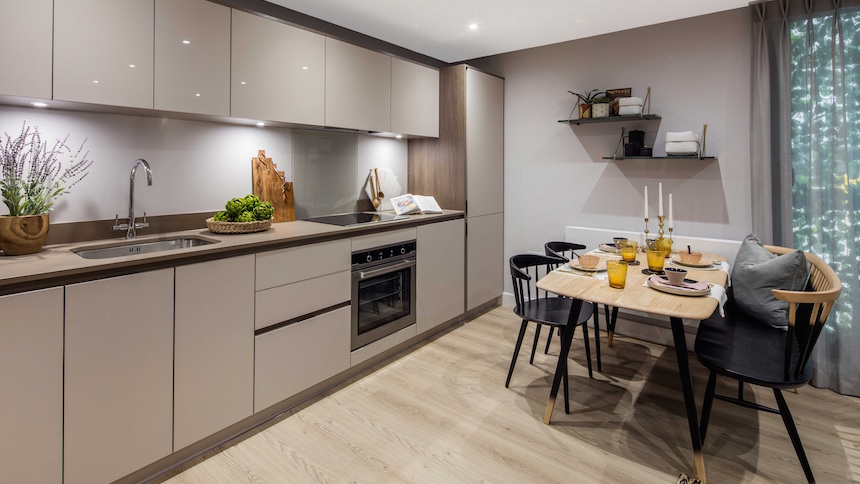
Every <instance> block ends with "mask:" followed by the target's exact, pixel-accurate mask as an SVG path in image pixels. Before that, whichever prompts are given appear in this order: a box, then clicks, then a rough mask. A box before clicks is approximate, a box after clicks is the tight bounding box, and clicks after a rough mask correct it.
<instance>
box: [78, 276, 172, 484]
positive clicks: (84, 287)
mask: <svg viewBox="0 0 860 484" xmlns="http://www.w3.org/2000/svg"><path fill="white" fill-rule="evenodd" d="M173 273H174V270H173V268H170V269H161V270H157V271H151V272H142V273H138V274H132V275H128V276H120V277H113V278H108V279H101V280H97V281H92V282H83V283H79V284H72V285H68V286H66V298H65V325H66V328H65V368H64V379H65V395H64V410H63V412H64V436H63V439H64V443H63V449H64V459H63V460H64V465H63V472H64V479H63V482H64V483H65V484H76V483H90V482H111V481H114V480H116V479H119V478H121V477H123V476H125V475H127V474H129V473H131V472H133V471H135V470H137V469H140V468H141V467H144V466H145V465H147V464H149V463H151V462H154V461H156V460H158V459H160V458H162V457H165V456H167V455H169V454H170V453H171V452H172V451H173V445H172V442H173V283H174V277H173Z"/></svg>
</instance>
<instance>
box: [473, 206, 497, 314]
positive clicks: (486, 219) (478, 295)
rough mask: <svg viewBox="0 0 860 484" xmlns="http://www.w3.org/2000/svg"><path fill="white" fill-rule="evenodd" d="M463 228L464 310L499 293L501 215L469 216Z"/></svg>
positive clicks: (489, 299) (482, 302) (478, 304)
mask: <svg viewBox="0 0 860 484" xmlns="http://www.w3.org/2000/svg"><path fill="white" fill-rule="evenodd" d="M466 223H467V229H466V310H467V311H468V310H471V309H474V308H476V307H478V306H480V305H481V304H484V303H485V302H488V301H491V300H493V299H496V298H497V297H499V296H501V295H502V290H503V288H504V283H505V281H504V277H505V272H504V271H505V267H506V265H505V260H504V259H505V256H504V240H503V239H504V214H502V213H495V214H492V215H484V216H481V217H469V219H468V220H467V222H466Z"/></svg>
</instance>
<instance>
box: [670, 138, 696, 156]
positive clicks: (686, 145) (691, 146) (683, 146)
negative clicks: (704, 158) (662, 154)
mask: <svg viewBox="0 0 860 484" xmlns="http://www.w3.org/2000/svg"><path fill="white" fill-rule="evenodd" d="M698 153H699V143H698V142H697V141H670V142H668V143H666V154H667V155H696V154H698Z"/></svg>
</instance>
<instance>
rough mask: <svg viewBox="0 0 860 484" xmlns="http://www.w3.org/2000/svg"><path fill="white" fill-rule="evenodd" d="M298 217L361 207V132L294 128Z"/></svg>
mask: <svg viewBox="0 0 860 484" xmlns="http://www.w3.org/2000/svg"><path fill="white" fill-rule="evenodd" d="M292 150H293V153H292V174H293V197H294V199H295V205H296V218H297V219H303V218H307V217H318V216H320V215H330V214H335V213H347V212H355V211H357V210H358V195H359V194H358V192H357V191H356V186H355V183H356V182H355V180H356V172H357V170H358V135H357V134H352V133H338V132H325V131H305V130H298V129H297V130H293V143H292Z"/></svg>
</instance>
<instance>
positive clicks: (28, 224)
mask: <svg viewBox="0 0 860 484" xmlns="http://www.w3.org/2000/svg"><path fill="white" fill-rule="evenodd" d="M48 225H49V219H48V214H47V213H43V214H41V215H24V216H20V217H19V216H11V215H4V216H0V249H3V253H4V254H6V255H25V254H34V253H36V252H39V251H40V250H41V249H42V246H43V245H45V240H47V238H48Z"/></svg>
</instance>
